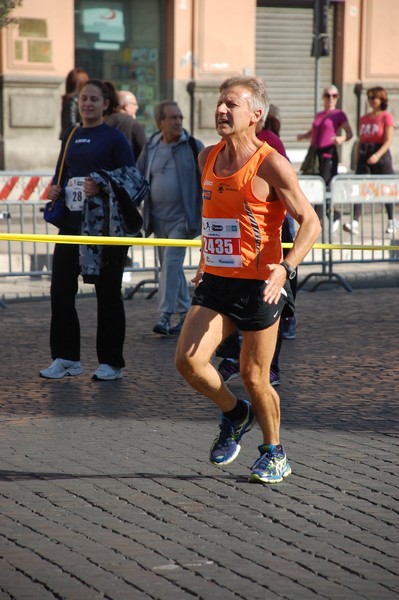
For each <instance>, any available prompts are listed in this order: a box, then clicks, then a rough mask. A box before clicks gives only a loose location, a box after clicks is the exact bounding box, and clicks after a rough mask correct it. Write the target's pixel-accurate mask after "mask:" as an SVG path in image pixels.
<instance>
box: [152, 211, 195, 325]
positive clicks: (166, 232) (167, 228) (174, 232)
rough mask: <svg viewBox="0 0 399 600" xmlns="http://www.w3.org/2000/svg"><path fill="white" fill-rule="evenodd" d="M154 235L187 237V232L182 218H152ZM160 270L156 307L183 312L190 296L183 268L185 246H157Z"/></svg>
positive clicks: (185, 310) (161, 309)
mask: <svg viewBox="0 0 399 600" xmlns="http://www.w3.org/2000/svg"><path fill="white" fill-rule="evenodd" d="M153 227H154V235H155V237H157V238H169V239H180V240H183V239H187V238H188V233H187V228H186V222H185V219H184V218H181V219H178V220H176V221H164V220H162V219H153ZM157 251H158V258H159V264H160V266H161V272H160V276H159V288H158V309H159V312H160V313H161V314H164V313H167V314H170V315H171V314H174V313H178V314H185V313H186V312H187V311H188V309H189V307H190V305H191V298H190V294H189V291H188V285H187V279H186V276H185V274H184V270H183V263H184V257H185V255H186V248H185V247H183V248H178V247H176V246H166V247H165V246H159V247H158V248H157Z"/></svg>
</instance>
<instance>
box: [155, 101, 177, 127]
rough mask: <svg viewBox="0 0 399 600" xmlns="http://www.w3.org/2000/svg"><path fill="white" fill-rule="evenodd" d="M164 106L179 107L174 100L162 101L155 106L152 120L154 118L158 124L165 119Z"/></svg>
mask: <svg viewBox="0 0 399 600" xmlns="http://www.w3.org/2000/svg"><path fill="white" fill-rule="evenodd" d="M166 106H177V107H179V104H178V103H177V102H176V101H175V100H162V102H160V103H159V104H157V105H156V107H155V109H154V118H155V122H156V123H159V121H162V120H163V119H164V118H165V107H166Z"/></svg>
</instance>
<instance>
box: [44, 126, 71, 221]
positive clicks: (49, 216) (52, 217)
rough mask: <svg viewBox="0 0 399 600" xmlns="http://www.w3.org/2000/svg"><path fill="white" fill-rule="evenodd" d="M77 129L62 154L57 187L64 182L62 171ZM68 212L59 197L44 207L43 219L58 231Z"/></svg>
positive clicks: (69, 137) (69, 138)
mask: <svg viewBox="0 0 399 600" xmlns="http://www.w3.org/2000/svg"><path fill="white" fill-rule="evenodd" d="M77 128H78V126H76V127H74V128H73V129H72V130H71V132H70V134H69V136H68V139H67V141H66V143H65V147H64V152H63V154H62V159H61V165H60V170H59V172H58V179H57V185H60V183H61V181H62V171H63V168H64V163H65V156H66V151H67V148H68V144H69V142H70V140H71V139H72V136H73V134H74V133H75V131H76V130H77ZM67 210H68V209H67V207H66V206H65V202H64V201H63V199H62V198H61V197H58V198H57V200H50V201H49V202H46V206H45V207H44V211H43V219H44V220H45V221H46V222H47V223H51V225H54V226H55V227H58V229H60V228H61V227H62V225H63V223H64V221H65V218H66V216H67Z"/></svg>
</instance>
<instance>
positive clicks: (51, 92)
mask: <svg viewBox="0 0 399 600" xmlns="http://www.w3.org/2000/svg"><path fill="white" fill-rule="evenodd" d="M318 2H319V3H320V6H321V5H323V6H326V7H327V8H326V15H325V16H326V18H325V22H324V25H325V32H326V35H325V36H324V37H325V39H326V40H327V44H328V48H329V51H328V52H326V54H327V55H326V56H320V57H315V56H312V53H311V49H312V44H313V41H314V13H315V11H314V4H315V2H314V0H287V1H285V0H274V1H273V0H109V1H107V0H57V2H54V0H24V1H23V4H22V6H21V7H19V8H18V9H16V10H15V11H14V13H13V16H15V17H17V18H18V19H19V25H17V26H9V27H7V28H4V29H3V30H1V31H0V169H3V170H33V171H34V170H36V171H40V170H44V169H46V170H47V169H52V168H53V167H54V163H55V160H56V157H57V155H58V151H59V143H60V142H59V132H60V111H61V96H62V94H63V92H64V81H65V76H66V74H67V73H68V71H69V70H70V69H71V68H73V67H74V66H80V67H83V68H85V69H86V70H87V71H88V73H89V74H90V76H92V77H99V78H101V79H110V80H112V81H113V82H114V83H115V85H116V86H117V87H118V88H120V89H130V90H131V91H133V92H134V93H135V94H136V96H137V98H138V102H139V104H140V111H139V114H138V119H139V121H140V122H141V123H142V124H143V125H144V127H145V128H146V131H147V133H148V134H151V133H152V132H153V131H154V128H155V124H154V120H153V114H154V106H155V105H156V103H157V102H159V101H160V100H163V99H165V98H173V99H175V100H177V101H178V102H179V104H180V105H181V107H182V109H183V111H184V115H185V127H186V128H187V129H188V130H190V131H191V132H192V133H193V134H194V135H196V136H197V137H199V138H200V139H202V140H203V141H204V143H206V144H208V143H213V142H215V141H216V138H215V130H214V109H215V104H216V99H217V97H218V86H219V85H220V83H221V82H222V81H223V80H224V79H225V78H226V77H229V76H232V75H236V74H251V75H257V76H260V77H262V78H264V80H265V81H266V86H267V89H268V93H269V96H270V99H271V101H272V102H273V103H274V104H276V105H277V106H278V107H279V108H280V113H281V119H282V130H281V136H282V139H283V141H284V143H285V145H286V147H287V149H288V151H289V153H290V156H291V157H292V160H293V162H294V163H295V162H297V161H299V160H300V157H301V155H302V154H303V152H304V150H305V144H304V143H303V142H297V141H296V134H297V133H298V132H302V131H305V130H307V129H308V128H309V126H310V124H311V122H312V120H313V116H314V112H315V110H316V109H317V108H318V107H319V103H321V93H322V89H323V87H324V86H325V85H327V84H329V83H330V82H333V83H335V84H336V85H337V86H338V88H339V89H340V92H341V104H340V106H341V107H342V108H343V110H345V112H346V113H347V115H348V117H349V121H350V123H351V125H352V128H353V130H354V132H356V131H357V122H358V119H359V116H360V115H361V114H363V113H364V112H366V110H367V100H366V90H367V88H368V87H372V86H375V85H382V86H384V87H386V88H387V89H388V93H389V97H390V105H389V109H390V111H391V112H392V113H393V114H394V115H395V117H396V119H397V120H399V2H398V1H397V0H335V1H334V0H331V1H330V2H326V0H318ZM351 147H352V144H351V143H349V144H345V147H344V148H343V155H342V156H341V161H342V163H343V164H344V165H345V166H346V167H347V168H350V164H351ZM393 156H394V164H395V165H398V166H399V140H397V139H396V136H395V142H394V147H393Z"/></svg>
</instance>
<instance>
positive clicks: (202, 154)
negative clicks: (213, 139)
mask: <svg viewBox="0 0 399 600" xmlns="http://www.w3.org/2000/svg"><path fill="white" fill-rule="evenodd" d="M214 147H215V144H214V145H213V146H207V147H206V148H204V149H203V150H201V152H200V153H199V155H198V164H199V166H200V169H201V170H202V169H203V168H204V166H205V163H206V159H207V158H208V156H209V153H210V151H211V150H212V148H214Z"/></svg>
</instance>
